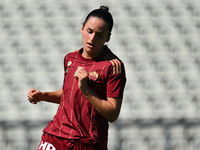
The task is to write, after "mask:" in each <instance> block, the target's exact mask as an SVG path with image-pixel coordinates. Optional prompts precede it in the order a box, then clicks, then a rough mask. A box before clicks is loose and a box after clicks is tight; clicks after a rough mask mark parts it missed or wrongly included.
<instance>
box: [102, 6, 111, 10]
mask: <svg viewBox="0 0 200 150" xmlns="http://www.w3.org/2000/svg"><path fill="white" fill-rule="evenodd" d="M100 9H102V10H105V11H109V8H108V7H107V6H100Z"/></svg>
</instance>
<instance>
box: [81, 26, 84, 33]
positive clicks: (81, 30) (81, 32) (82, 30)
mask: <svg viewBox="0 0 200 150" xmlns="http://www.w3.org/2000/svg"><path fill="white" fill-rule="evenodd" d="M83 29H84V25H82V27H81V33H82V32H83Z"/></svg>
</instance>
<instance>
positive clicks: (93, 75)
mask: <svg viewBox="0 0 200 150" xmlns="http://www.w3.org/2000/svg"><path fill="white" fill-rule="evenodd" d="M98 77H99V74H98V73H97V72H96V71H92V72H90V73H89V79H91V80H94V81H95V80H97V78H98Z"/></svg>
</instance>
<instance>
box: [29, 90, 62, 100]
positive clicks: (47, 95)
mask: <svg viewBox="0 0 200 150" xmlns="http://www.w3.org/2000/svg"><path fill="white" fill-rule="evenodd" d="M62 93H63V90H62V89H60V90H58V91H54V92H40V91H39V90H36V89H30V90H29V92H28V100H29V101H30V103H32V104H37V103H38V102H40V101H46V102H51V103H57V104H60V98H61V95H62Z"/></svg>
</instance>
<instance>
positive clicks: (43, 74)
mask: <svg viewBox="0 0 200 150" xmlns="http://www.w3.org/2000/svg"><path fill="white" fill-rule="evenodd" d="M102 4H103V5H108V6H109V7H110V12H111V13H112V14H113V18H114V21H115V24H114V28H113V32H112V37H111V41H110V42H109V43H108V45H109V47H110V48H111V49H112V50H113V52H115V53H116V54H117V55H118V56H119V57H120V58H121V59H122V60H123V62H124V63H125V67H126V72H127V86H126V89H125V94H124V101H123V105H122V110H121V114H120V117H119V119H118V120H117V121H116V122H115V123H112V124H110V129H109V144H108V146H109V150H199V149H200V42H199V40H200V2H199V0H175V1H174V0H167V1H166V0H109V1H106V0H104V1H103V0H101V1H100V0H99V1H97V0H84V1H81V0H66V1H65V0H56V1H54V0H1V1H0V149H2V150H18V149H20V150H35V149H37V146H38V144H39V142H40V137H41V135H42V130H43V128H44V127H45V126H46V124H47V122H48V121H49V120H51V119H52V118H53V116H54V114H55V113H56V110H57V107H58V105H55V104H47V103H43V102H41V103H39V104H38V105H31V104H30V103H29V102H28V100H27V92H28V90H29V89H30V88H38V89H39V90H41V91H52V90H57V89H59V88H61V87H62V82H63V58H64V56H65V54H67V53H68V52H71V51H74V50H77V49H79V48H80V47H81V46H82V43H81V33H80V29H81V26H82V22H83V21H84V18H85V17H86V15H87V14H88V13H89V12H90V11H91V10H92V9H95V8H98V7H99V6H100V5H102Z"/></svg>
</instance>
